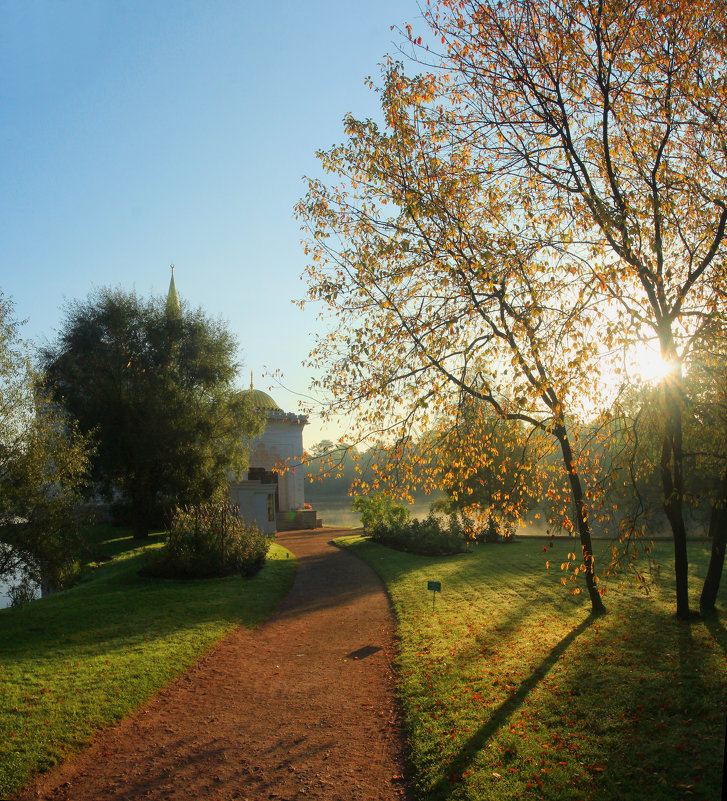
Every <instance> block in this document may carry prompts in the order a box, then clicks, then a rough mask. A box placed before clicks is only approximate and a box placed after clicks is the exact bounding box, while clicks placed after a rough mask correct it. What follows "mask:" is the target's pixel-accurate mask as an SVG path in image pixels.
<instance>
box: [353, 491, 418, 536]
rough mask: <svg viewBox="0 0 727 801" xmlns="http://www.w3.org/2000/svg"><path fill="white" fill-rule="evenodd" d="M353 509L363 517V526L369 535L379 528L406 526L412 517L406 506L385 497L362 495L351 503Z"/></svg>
mask: <svg viewBox="0 0 727 801" xmlns="http://www.w3.org/2000/svg"><path fill="white" fill-rule="evenodd" d="M351 508H352V509H353V510H354V511H355V512H358V513H359V514H360V515H361V525H362V526H363V527H364V531H366V532H367V533H370V532H371V531H373V530H374V529H375V528H377V527H379V526H385V527H388V528H398V527H400V526H404V525H405V524H406V523H407V521H408V520H409V518H410V517H411V515H410V514H409V510H408V509H407V508H406V506H404V505H403V504H401V503H395V502H394V501H392V500H391V498H387V497H386V496H385V495H366V496H363V495H361V496H359V497H357V498H354V499H353V501H351Z"/></svg>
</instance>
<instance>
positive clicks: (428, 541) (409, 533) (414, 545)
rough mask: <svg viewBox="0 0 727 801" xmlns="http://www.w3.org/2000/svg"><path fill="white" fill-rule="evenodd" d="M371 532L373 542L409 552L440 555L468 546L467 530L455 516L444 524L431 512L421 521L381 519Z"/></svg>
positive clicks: (459, 551) (464, 549)
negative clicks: (392, 521)
mask: <svg viewBox="0 0 727 801" xmlns="http://www.w3.org/2000/svg"><path fill="white" fill-rule="evenodd" d="M370 533H371V539H372V540H373V541H374V542H378V543H379V544H381V545H386V546H388V547H390V548H395V549H396V550H398V551H408V552H409V553H418V554H425V555H437V556H443V555H446V554H455V553H463V552H465V551H467V550H468V549H469V532H468V530H467V528H466V527H465V525H464V524H463V523H462V522H461V521H460V520H459V519H458V518H457V517H456V516H455V515H452V516H451V517H449V518H448V520H447V521H446V523H445V522H442V520H440V519H439V518H438V517H436V516H435V515H434V514H433V513H430V514H429V515H428V516H427V517H426V518H425V519H424V520H417V519H414V520H408V519H407V520H404V521H402V522H395V523H391V522H389V521H380V522H378V523H376V524H374V526H373V527H372V528H371V531H370Z"/></svg>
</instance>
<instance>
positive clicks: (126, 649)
mask: <svg viewBox="0 0 727 801" xmlns="http://www.w3.org/2000/svg"><path fill="white" fill-rule="evenodd" d="M92 534H93V539H94V541H93V543H92V546H91V553H90V555H91V557H92V559H93V560H95V562H96V563H99V566H98V567H97V568H96V569H90V570H88V574H87V575H86V577H85V579H84V581H82V582H81V583H80V584H79V585H78V586H76V587H74V588H73V589H71V590H67V591H66V592H63V593H59V594H57V595H54V596H50V597H48V598H44V599H41V600H39V601H34V602H33V603H31V604H29V605H27V606H25V607H20V608H12V609H5V610H0V798H4V797H6V796H7V795H8V794H10V793H12V792H13V791H14V790H17V789H18V788H19V787H20V786H22V785H23V784H25V783H26V782H27V781H28V779H29V777H30V776H31V775H32V774H33V773H35V772H37V771H44V770H47V769H48V768H49V767H51V766H52V765H53V764H54V763H56V762H57V761H59V760H62V759H64V758H65V757H67V756H68V755H69V754H70V753H72V752H73V751H74V750H76V749H78V748H79V747H80V746H81V745H83V744H84V743H86V742H87V741H88V740H89V738H90V737H91V735H92V734H93V732H94V731H96V730H97V729H98V728H100V727H104V726H108V725H110V724H112V723H114V722H116V721H118V720H119V719H120V718H122V717H124V716H125V715H127V714H128V713H129V712H131V711H132V710H133V709H135V708H136V707H138V706H139V705H140V704H142V703H143V702H144V701H145V700H146V699H148V698H149V697H150V696H151V695H152V694H153V693H155V692H156V691H157V690H159V689H160V688H161V687H162V686H164V685H165V684H166V683H168V682H169V681H170V680H171V679H173V678H174V677H175V676H177V675H179V674H180V673H181V672H183V671H184V670H185V669H186V668H187V667H189V666H190V665H191V664H192V663H194V661H195V660H197V659H198V658H199V657H200V656H201V655H202V654H203V653H204V652H205V651H207V650H209V649H210V648H211V647H212V646H213V645H214V644H215V643H216V642H218V641H219V640H220V639H221V638H222V637H223V636H224V635H225V634H226V633H227V632H228V631H230V630H231V629H232V628H234V627H235V626H236V625H238V624H240V623H242V624H244V625H246V626H248V627H254V626H256V625H257V624H258V623H260V622H261V621H262V620H263V619H264V618H265V617H267V616H268V615H269V614H270V613H271V612H272V610H273V609H274V608H275V607H276V606H277V605H278V603H279V602H280V601H281V600H282V598H283V597H284V596H285V594H286V593H287V591H288V589H289V588H290V586H291V584H292V582H293V578H294V575H295V560H294V559H293V558H287V557H288V556H289V554H288V552H287V551H286V550H285V549H284V548H281V547H280V546H278V545H273V546H272V547H271V549H270V553H269V555H268V561H267V562H266V564H265V567H264V568H263V569H262V571H261V572H260V573H259V574H258V575H256V576H254V577H253V578H250V579H246V578H242V577H239V576H230V577H227V578H222V579H207V580H199V581H174V580H164V579H150V578H141V577H139V575H138V570H139V568H140V567H141V566H142V565H143V563H144V551H145V550H148V549H149V548H155V547H158V546H159V542H160V537H159V536H157V537H154V538H152V541H151V543H150V544H149V545H145V546H144V547H141V548H140V547H139V542H138V541H134V540H132V538H131V536H130V535H129V534H128V532H124V531H123V530H120V529H117V528H111V527H97V528H96V529H95V530H94V532H93V533H92ZM109 557H111V561H108V562H106V561H100V560H106V559H108V558H109Z"/></svg>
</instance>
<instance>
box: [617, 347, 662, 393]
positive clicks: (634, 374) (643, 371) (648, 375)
mask: <svg viewBox="0 0 727 801" xmlns="http://www.w3.org/2000/svg"><path fill="white" fill-rule="evenodd" d="M626 369H627V373H628V375H629V376H630V378H632V379H634V380H635V381H638V382H640V383H642V384H657V383H659V381H661V380H662V379H663V378H666V377H667V376H668V375H669V374H670V373H672V372H673V371H674V363H673V362H670V361H667V360H666V359H664V358H662V355H661V354H660V353H659V351H658V350H656V349H655V348H654V347H652V346H651V345H641V346H639V347H638V348H637V349H634V351H633V352H632V353H631V357H630V358H629V361H628V365H627V368H626Z"/></svg>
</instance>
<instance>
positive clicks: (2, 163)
mask: <svg viewBox="0 0 727 801" xmlns="http://www.w3.org/2000/svg"><path fill="white" fill-rule="evenodd" d="M0 11H1V12H2V19H3V24H2V28H1V29H0V185H1V186H2V192H0V288H2V291H3V293H4V294H5V295H6V296H10V297H12V299H13V301H14V303H15V307H16V314H17V316H18V317H19V318H21V319H27V324H26V325H25V327H24V334H25V336H26V337H28V338H30V339H32V340H34V341H39V342H42V341H44V340H52V339H53V337H54V336H55V332H56V331H57V329H58V326H59V323H60V321H61V319H62V307H63V304H64V302H65V301H66V300H72V299H75V298H85V297H86V296H87V295H88V293H89V292H90V291H91V290H92V289H93V288H94V287H100V286H109V285H111V286H122V287H124V288H127V289H135V290H136V291H137V292H139V293H140V294H142V295H149V294H161V293H166V291H167V287H168V285H169V276H170V271H169V265H170V264H171V263H174V264H175V265H176V268H175V279H176V283H177V288H178V290H179V294H180V296H181V297H182V298H184V299H187V300H189V301H191V302H192V303H193V304H195V305H201V306H203V307H204V308H205V310H206V311H207V312H208V313H209V314H210V315H212V316H220V317H222V318H223V319H225V320H227V321H228V322H229V323H230V326H231V328H232V330H233V331H234V332H235V333H236V335H237V336H238V338H239V340H240V344H241V347H242V353H241V355H242V360H243V361H244V365H245V367H244V370H243V376H244V378H243V383H244V384H247V383H248V382H249V374H250V370H253V371H254V373H255V385H256V387H259V388H264V389H267V388H268V387H269V386H270V384H271V380H270V379H265V378H263V373H264V372H265V371H266V370H267V371H271V370H274V369H276V368H279V369H281V370H282V371H283V373H284V375H285V385H286V387H288V388H289V389H290V390H291V392H288V391H286V390H285V389H282V388H280V387H276V388H274V389H273V390H272V394H273V395H274V397H275V398H276V400H277V401H278V403H279V404H280V405H281V406H283V407H284V408H286V410H290V411H295V410H297V402H298V399H297V396H296V393H305V392H306V389H307V387H308V384H309V377H310V371H309V370H307V369H304V368H303V367H302V366H301V362H302V361H303V360H304V358H305V356H306V354H307V352H308V351H309V349H310V347H311V339H310V335H311V333H312V332H313V331H314V329H315V326H316V320H315V311H314V310H313V309H310V310H308V311H305V312H301V311H299V310H297V309H296V308H295V307H294V306H293V304H292V302H291V301H292V300H293V299H296V298H300V297H302V296H303V294H304V291H305V285H304V283H303V282H302V281H301V280H300V275H301V273H302V272H303V269H304V267H305V258H304V255H303V252H302V248H301V247H300V244H299V242H300V239H301V232H300V230H299V223H298V221H297V220H295V218H294V216H293V206H294V204H295V202H296V201H297V200H298V199H299V198H300V196H301V195H302V194H303V193H304V191H305V184H304V181H303V180H302V178H303V176H304V175H314V174H317V172H318V167H317V162H316V159H315V156H314V153H315V150H316V149H318V148H326V147H328V146H330V145H332V144H334V143H335V142H339V141H341V140H342V139H343V129H342V124H341V121H342V118H343V116H344V114H345V113H346V112H348V111H351V112H353V113H354V114H356V115H357V116H364V117H365V116H376V114H377V104H376V97H375V95H374V94H373V93H372V92H370V91H369V90H367V89H366V88H365V86H364V79H365V77H366V76H367V75H373V76H376V75H377V74H378V64H379V63H380V62H381V60H382V58H383V56H384V55H385V54H386V53H387V52H394V49H395V45H394V42H395V41H396V39H397V35H396V33H395V32H392V31H391V30H390V27H391V25H396V24H401V23H404V22H411V23H415V22H416V21H417V20H418V19H419V15H420V12H419V10H418V7H417V5H416V2H415V0H366V1H365V2H352V1H351V0H338V2H335V1H334V0H307V2H287V1H284V2H278V3H275V4H270V5H265V4H262V3H252V2H245V1H244V0H240V1H239V2H215V1H214V0H205V2H199V1H197V2H171V0H169V2H149V0H146V2H115V1H114V2H112V0H107V2H80V0H71V1H70V2H60V0H48V1H47V2H35V1H33V0H12V2H7V0H0ZM323 435H324V433H323V432H322V431H321V430H320V428H319V426H318V424H317V422H316V420H315V419H311V424H310V426H309V427H308V429H307V435H306V443H307V444H312V443H313V442H315V441H317V440H318V439H320V438H321V437H322V436H323Z"/></svg>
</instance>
